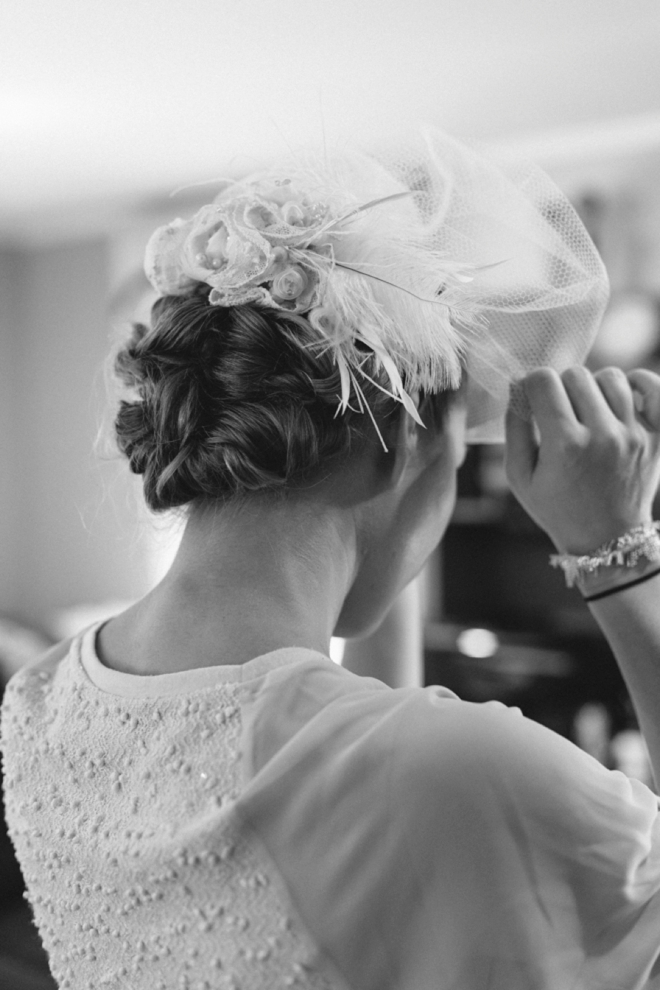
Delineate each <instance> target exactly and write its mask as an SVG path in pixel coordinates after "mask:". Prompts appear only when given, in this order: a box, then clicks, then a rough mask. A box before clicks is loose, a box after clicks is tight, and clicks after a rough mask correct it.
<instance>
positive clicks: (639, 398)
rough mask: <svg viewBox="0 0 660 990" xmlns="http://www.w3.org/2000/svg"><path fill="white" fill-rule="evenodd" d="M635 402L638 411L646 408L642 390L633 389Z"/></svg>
mask: <svg viewBox="0 0 660 990" xmlns="http://www.w3.org/2000/svg"><path fill="white" fill-rule="evenodd" d="M633 403H634V405H635V409H636V410H637V412H641V411H642V409H643V408H644V396H643V395H642V393H641V392H637V391H635V390H634V389H633Z"/></svg>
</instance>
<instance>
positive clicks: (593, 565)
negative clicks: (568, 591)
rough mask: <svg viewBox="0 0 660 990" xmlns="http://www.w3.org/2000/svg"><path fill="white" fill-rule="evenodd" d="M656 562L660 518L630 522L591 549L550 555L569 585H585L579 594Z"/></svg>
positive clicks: (622, 580) (629, 576) (640, 574)
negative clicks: (612, 538)
mask: <svg viewBox="0 0 660 990" xmlns="http://www.w3.org/2000/svg"><path fill="white" fill-rule="evenodd" d="M659 562H660V522H648V523H643V524H640V525H638V526H634V527H633V528H632V529H630V530H628V531H627V532H625V533H623V534H622V535H621V536H618V537H617V538H616V539H614V540H610V541H609V542H608V543H605V544H603V545H602V546H600V547H598V548H597V549H596V550H593V551H592V552H591V553H585V554H571V553H560V554H552V555H551V557H550V563H551V565H552V566H553V567H559V568H561V569H562V570H563V572H564V576H565V578H566V584H567V586H568V587H569V588H571V587H573V585H574V584H578V586H579V587H580V588H581V590H582V588H583V587H584V588H585V589H586V590H583V594H589V595H591V594H598V593H599V591H601V590H605V589H606V588H611V587H615V586H616V585H618V584H625V583H626V581H634V580H636V578H641V577H643V576H644V574H645V573H647V570H646V569H644V570H637V569H638V568H646V564H650V565H657V564H658V563H659ZM635 571H637V573H635ZM626 575H627V577H626Z"/></svg>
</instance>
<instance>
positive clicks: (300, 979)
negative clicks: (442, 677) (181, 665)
mask: <svg viewBox="0 0 660 990" xmlns="http://www.w3.org/2000/svg"><path fill="white" fill-rule="evenodd" d="M97 628H98V627H97V626H95V627H92V628H91V629H90V630H88V631H87V632H86V633H85V634H83V635H82V636H81V637H78V638H77V639H76V640H75V641H74V642H73V644H72V645H71V647H70V649H69V650H68V652H66V654H65V655H63V656H62V651H61V650H60V655H59V656H58V654H57V652H56V653H55V654H54V655H51V656H50V658H47V659H46V660H45V661H44V662H42V663H41V664H38V665H36V666H34V667H31V668H28V669H25V670H23V671H21V672H19V673H18V674H17V675H16V676H15V677H14V678H13V679H12V681H11V682H10V685H9V687H8V689H7V692H6V697H5V702H4V706H3V719H2V748H3V754H4V760H5V773H6V783H5V801H6V812H7V818H8V824H9V828H10V834H11V837H12V839H13V841H14V844H15V847H16V851H17V854H18V857H19V861H20V863H21V865H22V868H23V871H24V875H25V878H26V882H27V888H28V895H29V899H30V901H31V904H32V907H33V910H34V916H35V920H36V923H37V926H38V928H39V931H40V933H41V937H42V939H43V942H44V945H45V947H46V950H47V951H48V954H49V958H50V963H51V967H52V969H53V973H54V975H55V977H56V979H57V980H58V982H59V985H60V986H61V987H69V988H72V990H83V988H84V990H92V988H94V990H97V988H103V987H108V988H111V990H115V988H130V990H170V988H172V990H216V988H218V990H225V988H226V990H279V988H284V987H298V988H300V990H615V988H616V990H641V988H645V990H657V988H660V814H659V810H660V809H659V802H658V798H657V797H656V795H655V794H653V792H652V791H651V790H650V789H649V788H647V787H646V786H645V785H643V784H641V783H639V782H637V781H635V780H630V779H629V778H627V777H626V776H624V775H623V774H622V773H620V772H618V771H609V770H606V769H605V768H604V767H602V766H601V765H600V764H599V763H598V762H597V761H596V760H594V759H593V758H592V757H590V756H588V755H587V754H586V753H584V752H582V751H581V750H580V749H578V748H577V747H576V746H574V745H573V744H572V743H570V742H569V741H567V740H566V739H564V738H562V737H561V736H559V735H557V734H555V733H553V732H551V731H550V730H549V729H546V728H544V727H543V726H541V725H539V724H537V723H535V722H533V721H531V720H529V719H526V718H525V717H524V716H523V715H522V714H521V713H520V711H519V710H518V709H512V708H507V707H506V706H504V705H502V704H500V703H499V702H488V703H486V704H473V703H470V702H464V701H461V700H460V699H458V698H457V696H456V695H455V694H454V693H453V692H451V691H449V690H447V689H446V688H438V687H433V688H424V689H420V688H405V689H398V690H392V689H391V688H389V687H387V686H385V685H384V684H382V683H381V682H379V681H377V680H373V679H369V678H360V677H357V676H356V675H353V674H351V673H349V672H348V671H346V670H344V669H342V668H341V667H338V666H337V665H336V664H334V663H332V661H330V660H329V659H328V658H327V657H325V656H322V655H321V654H318V653H315V652H313V651H310V650H305V649H291V650H278V651H276V652H274V653H269V654H266V655H265V656H261V657H257V658H255V659H253V660H251V661H249V662H248V663H246V664H243V665H237V666H217V667H208V668H203V669H198V670H193V671H187V672H182V673H175V674H165V675H158V676H152V677H137V676H134V675H130V674H123V673H119V672H117V671H113V670H110V669H108V668H106V667H104V666H103V665H102V664H101V663H100V662H99V660H98V658H97V656H96V654H95V652H94V641H95V634H96V631H97Z"/></svg>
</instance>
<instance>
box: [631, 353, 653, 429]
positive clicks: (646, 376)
mask: <svg viewBox="0 0 660 990" xmlns="http://www.w3.org/2000/svg"><path fill="white" fill-rule="evenodd" d="M628 381H629V382H630V386H631V388H632V389H633V392H634V396H633V401H634V405H635V409H636V411H637V413H638V414H639V417H640V419H642V420H643V421H644V424H645V425H646V426H648V428H649V429H651V430H653V431H660V377H658V375H656V374H654V373H653V372H652V371H647V370H646V369H644V368H636V369H635V370H634V371H630V372H629V373H628Z"/></svg>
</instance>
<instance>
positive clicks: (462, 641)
mask: <svg viewBox="0 0 660 990" xmlns="http://www.w3.org/2000/svg"><path fill="white" fill-rule="evenodd" d="M456 645H457V647H458V648H459V650H460V651H461V653H464V654H465V656H466V657H492V656H493V654H494V653H497V651H498V649H499V645H500V641H499V639H498V638H497V636H496V635H495V633H493V632H491V631H490V629H464V630H463V632H462V633H459V635H458V636H457V637H456Z"/></svg>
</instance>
